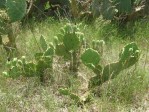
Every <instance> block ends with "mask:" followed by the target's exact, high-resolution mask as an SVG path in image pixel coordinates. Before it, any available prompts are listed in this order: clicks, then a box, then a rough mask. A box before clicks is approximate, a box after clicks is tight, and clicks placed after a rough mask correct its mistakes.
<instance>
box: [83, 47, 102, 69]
mask: <svg viewBox="0 0 149 112" xmlns="http://www.w3.org/2000/svg"><path fill="white" fill-rule="evenodd" d="M81 60H82V62H83V63H84V64H85V65H87V64H93V65H94V66H96V65H98V64H99V61H100V55H99V53H98V52H97V51H95V50H93V49H91V48H88V49H86V50H85V52H84V53H83V54H82V55H81Z"/></svg>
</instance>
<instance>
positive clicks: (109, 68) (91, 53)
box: [81, 42, 140, 87]
mask: <svg viewBox="0 0 149 112" xmlns="http://www.w3.org/2000/svg"><path fill="white" fill-rule="evenodd" d="M94 45H95V43H94ZM139 56H140V50H139V48H138V46H137V44H136V43H134V42H132V43H129V44H127V45H126V46H125V47H124V48H123V50H122V51H121V52H120V54H119V60H118V61H117V62H114V63H110V64H107V65H106V66H104V67H101V66H100V65H99V61H100V56H99V54H98V52H97V51H96V50H93V49H91V48H89V49H87V50H86V51H85V52H84V53H83V54H82V56H81V60H82V62H83V64H85V65H86V66H87V67H88V68H90V69H92V70H93V72H94V73H95V74H96V76H95V77H92V78H91V79H90V82H89V87H93V86H97V85H101V84H102V83H104V82H106V81H107V80H109V79H113V78H115V77H116V76H117V75H118V74H119V73H120V72H121V71H122V70H124V69H126V68H129V67H131V66H133V65H134V64H135V63H136V62H138V60H139Z"/></svg>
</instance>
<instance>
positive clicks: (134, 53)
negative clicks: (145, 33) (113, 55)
mask: <svg viewBox="0 0 149 112" xmlns="http://www.w3.org/2000/svg"><path fill="white" fill-rule="evenodd" d="M139 56H140V50H139V48H138V46H137V44H136V43H134V42H132V43H130V44H127V45H126V46H125V47H124V48H123V50H122V51H121V53H120V54H119V58H120V59H119V60H120V61H119V62H120V63H121V64H122V65H123V66H124V68H128V67H130V66H132V65H134V64H135V63H136V62H137V61H138V60H139Z"/></svg>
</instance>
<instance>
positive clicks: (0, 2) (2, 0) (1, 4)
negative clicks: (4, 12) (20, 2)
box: [0, 0, 6, 9]
mask: <svg viewBox="0 0 149 112" xmlns="http://www.w3.org/2000/svg"><path fill="white" fill-rule="evenodd" d="M5 4H6V0H0V9H1V8H5Z"/></svg>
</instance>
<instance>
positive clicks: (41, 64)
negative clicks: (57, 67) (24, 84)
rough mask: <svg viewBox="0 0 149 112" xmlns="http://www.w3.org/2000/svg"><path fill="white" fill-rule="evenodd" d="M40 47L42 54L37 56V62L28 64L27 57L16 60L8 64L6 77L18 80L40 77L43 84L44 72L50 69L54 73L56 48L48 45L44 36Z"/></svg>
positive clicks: (41, 38)
mask: <svg viewBox="0 0 149 112" xmlns="http://www.w3.org/2000/svg"><path fill="white" fill-rule="evenodd" d="M40 45H41V48H42V52H40V53H36V54H35V60H33V61H32V62H28V61H27V60H26V58H25V56H22V58H21V59H17V58H14V59H13V60H12V61H9V62H8V63H7V65H8V66H7V67H8V69H9V70H8V72H3V74H4V75H5V76H8V77H12V78H17V77H19V76H20V75H23V76H25V77H34V76H38V77H39V78H40V81H41V82H44V71H45V70H46V69H50V70H51V71H52V64H53V55H54V48H53V46H52V45H51V44H50V45H49V46H48V45H47V43H46V41H45V39H44V37H43V36H41V37H40Z"/></svg>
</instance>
